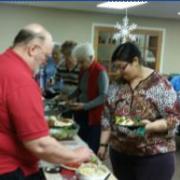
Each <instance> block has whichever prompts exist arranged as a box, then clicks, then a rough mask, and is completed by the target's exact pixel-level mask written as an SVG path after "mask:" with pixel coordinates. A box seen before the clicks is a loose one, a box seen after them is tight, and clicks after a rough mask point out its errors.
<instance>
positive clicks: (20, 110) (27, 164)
mask: <svg viewBox="0 0 180 180" xmlns="http://www.w3.org/2000/svg"><path fill="white" fill-rule="evenodd" d="M47 135H48V126H47V123H46V122H45V120H44V114H43V103H42V100H41V93H40V89H39V87H38V85H37V84H36V82H35V81H34V79H33V74H32V71H31V70H30V68H29V67H28V65H27V64H26V63H25V62H24V61H23V59H22V58H21V57H20V56H18V55H17V54H16V53H15V52H14V51H13V50H11V49H8V50H7V51H6V52H5V53H3V54H1V55H0V174H4V173H7V172H11V171H14V170H15V169H17V168H21V169H22V170H23V172H24V173H25V175H30V174H33V173H35V172H37V170H38V167H37V162H38V159H37V158H36V157H35V156H34V155H33V154H32V153H31V152H29V151H28V150H27V149H25V148H24V146H23V142H25V141H29V140H34V139H37V138H41V137H43V136H47Z"/></svg>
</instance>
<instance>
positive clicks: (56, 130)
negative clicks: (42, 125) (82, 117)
mask: <svg viewBox="0 0 180 180" xmlns="http://www.w3.org/2000/svg"><path fill="white" fill-rule="evenodd" d="M78 131H79V126H78V125H77V124H72V125H71V126H62V127H57V126H56V127H52V128H50V135H51V136H53V137H54V138H56V139H57V140H70V139H73V137H74V136H75V135H76V134H77V133H78Z"/></svg>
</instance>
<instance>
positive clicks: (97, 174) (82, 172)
mask: <svg viewBox="0 0 180 180" xmlns="http://www.w3.org/2000/svg"><path fill="white" fill-rule="evenodd" d="M76 173H77V175H78V176H79V179H80V180H90V179H93V180H104V179H105V177H106V176H107V174H108V173H109V172H108V170H107V168H106V167H105V166H104V165H97V164H94V163H85V164H81V166H80V167H79V168H78V169H77V171H76Z"/></svg>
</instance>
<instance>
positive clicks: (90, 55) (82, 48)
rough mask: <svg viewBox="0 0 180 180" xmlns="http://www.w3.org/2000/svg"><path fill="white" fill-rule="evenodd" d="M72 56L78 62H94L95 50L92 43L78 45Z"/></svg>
mask: <svg viewBox="0 0 180 180" xmlns="http://www.w3.org/2000/svg"><path fill="white" fill-rule="evenodd" d="M72 56H73V57H74V58H76V59H77V61H78V60H82V59H84V60H87V61H93V59H94V48H93V46H92V44H90V43H84V44H80V45H77V46H76V47H75V48H74V49H73V52H72Z"/></svg>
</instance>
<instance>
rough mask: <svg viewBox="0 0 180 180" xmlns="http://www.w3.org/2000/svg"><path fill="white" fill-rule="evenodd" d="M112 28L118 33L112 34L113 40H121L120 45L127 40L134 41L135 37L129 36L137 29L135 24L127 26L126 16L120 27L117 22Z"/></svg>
mask: <svg viewBox="0 0 180 180" xmlns="http://www.w3.org/2000/svg"><path fill="white" fill-rule="evenodd" d="M114 28H116V29H117V30H118V32H117V33H115V34H114V36H113V39H115V40H120V39H121V38H122V43H125V42H126V41H127V40H131V41H135V40H136V36H135V35H134V34H131V32H132V31H134V30H135V29H136V28H137V25H136V24H135V23H133V24H131V25H129V19H128V17H127V15H126V16H125V17H124V18H123V20H122V25H121V24H119V23H118V22H117V23H116V25H115V26H114Z"/></svg>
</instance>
